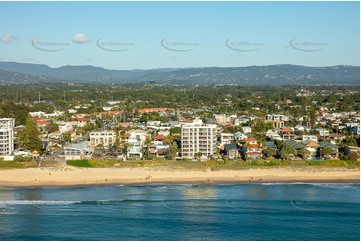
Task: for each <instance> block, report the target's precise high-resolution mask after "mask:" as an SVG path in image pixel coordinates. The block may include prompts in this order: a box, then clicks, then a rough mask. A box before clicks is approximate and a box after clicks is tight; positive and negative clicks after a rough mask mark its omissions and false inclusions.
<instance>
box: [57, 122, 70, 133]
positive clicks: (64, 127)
mask: <svg viewBox="0 0 361 242" xmlns="http://www.w3.org/2000/svg"><path fill="white" fill-rule="evenodd" d="M57 124H58V126H59V131H60V133H62V134H63V133H65V132H68V131H70V130H73V125H72V124H71V123H69V122H57Z"/></svg>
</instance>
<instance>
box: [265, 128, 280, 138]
mask: <svg viewBox="0 0 361 242" xmlns="http://www.w3.org/2000/svg"><path fill="white" fill-rule="evenodd" d="M266 137H267V138H269V139H270V140H283V139H282V137H281V136H280V135H279V134H278V129H277V130H276V129H274V130H271V129H269V130H268V131H267V133H266Z"/></svg>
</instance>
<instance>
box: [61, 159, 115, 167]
mask: <svg viewBox="0 0 361 242" xmlns="http://www.w3.org/2000/svg"><path fill="white" fill-rule="evenodd" d="M115 163H116V161H114V160H68V161H67V162H66V164H67V165H69V166H75V167H89V168H106V167H113V166H114V164H115Z"/></svg>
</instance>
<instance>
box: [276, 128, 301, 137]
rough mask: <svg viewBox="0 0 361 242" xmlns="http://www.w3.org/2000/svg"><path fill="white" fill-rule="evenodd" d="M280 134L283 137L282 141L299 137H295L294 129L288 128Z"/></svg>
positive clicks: (283, 129)
mask: <svg viewBox="0 0 361 242" xmlns="http://www.w3.org/2000/svg"><path fill="white" fill-rule="evenodd" d="M280 133H281V135H282V139H284V140H288V139H295V138H296V137H297V135H295V133H294V132H293V130H292V129H290V128H287V127H283V128H282V129H281V130H280Z"/></svg>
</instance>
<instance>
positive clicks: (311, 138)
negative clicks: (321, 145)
mask: <svg viewBox="0 0 361 242" xmlns="http://www.w3.org/2000/svg"><path fill="white" fill-rule="evenodd" d="M307 140H312V141H315V142H317V140H318V139H317V136H316V135H302V142H303V141H307Z"/></svg>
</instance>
